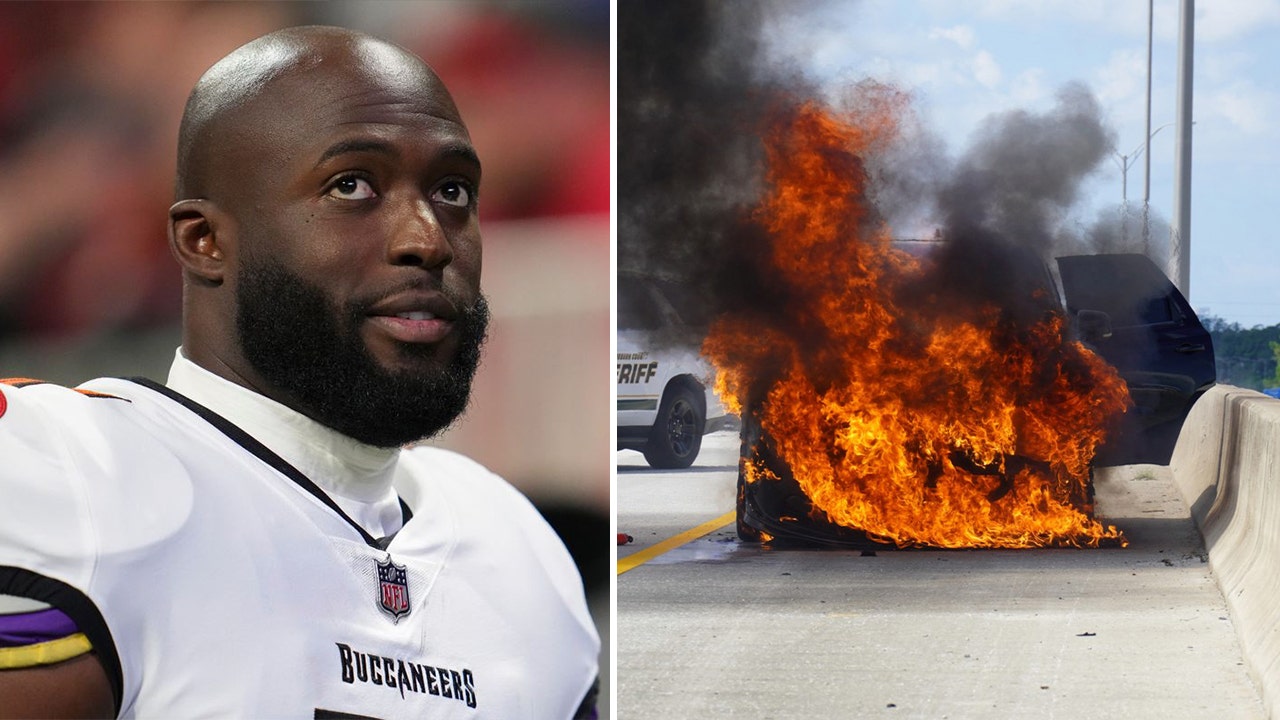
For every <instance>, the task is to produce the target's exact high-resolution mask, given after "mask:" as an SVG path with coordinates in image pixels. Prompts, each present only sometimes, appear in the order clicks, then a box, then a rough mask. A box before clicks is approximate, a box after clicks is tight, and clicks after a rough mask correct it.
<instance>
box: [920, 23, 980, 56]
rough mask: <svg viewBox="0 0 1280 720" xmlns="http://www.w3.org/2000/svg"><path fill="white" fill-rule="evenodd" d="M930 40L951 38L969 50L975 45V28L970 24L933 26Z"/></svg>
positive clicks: (930, 31)
mask: <svg viewBox="0 0 1280 720" xmlns="http://www.w3.org/2000/svg"><path fill="white" fill-rule="evenodd" d="M929 39H930V40H940V39H941V40H950V41H951V42H953V43H955V44H956V45H959V46H960V47H962V48H964V49H965V50H968V49H970V48H972V47H973V28H972V27H970V26H968V25H956V26H954V27H949V28H931V29H930V30H929Z"/></svg>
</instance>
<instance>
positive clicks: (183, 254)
mask: <svg viewBox="0 0 1280 720" xmlns="http://www.w3.org/2000/svg"><path fill="white" fill-rule="evenodd" d="M232 228H233V224H232V223H231V219H230V218H229V217H228V216H227V214H226V213H224V212H223V211H222V210H221V208H219V207H218V206H217V205H216V204H214V203H213V201H211V200H201V199H194V200H179V201H178V202H176V203H174V204H173V206H172V207H170V208H169V248H170V249H171V250H172V251H173V254H174V256H175V257H176V258H177V259H178V263H179V264H181V265H182V268H183V270H184V271H186V272H188V273H190V274H191V275H193V276H195V277H197V278H200V279H201V280H204V281H205V282H207V283H209V284H211V285H221V284H222V281H223V279H224V278H225V276H226V273H227V262H228V261H227V251H228V249H229V244H230V241H231V238H232V235H233V233H232Z"/></svg>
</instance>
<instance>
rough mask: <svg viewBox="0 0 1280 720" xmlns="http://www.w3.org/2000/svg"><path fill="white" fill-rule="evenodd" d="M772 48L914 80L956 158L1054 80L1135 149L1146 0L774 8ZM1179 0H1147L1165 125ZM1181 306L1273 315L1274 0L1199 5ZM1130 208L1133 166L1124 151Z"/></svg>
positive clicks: (1168, 148) (1277, 125)
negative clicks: (978, 131) (1084, 91)
mask: <svg viewBox="0 0 1280 720" xmlns="http://www.w3.org/2000/svg"><path fill="white" fill-rule="evenodd" d="M780 8H781V10H779V11H778V14H777V16H776V17H774V18H773V19H772V21H771V25H770V27H769V29H768V32H767V36H768V37H770V38H771V39H772V52H773V53H775V54H776V55H777V56H779V57H785V58H788V59H790V60H792V61H794V62H796V63H798V64H800V65H802V66H803V67H804V68H805V69H806V71H807V72H808V73H809V74H810V75H811V76H812V77H813V78H814V79H815V80H818V81H819V82H820V83H822V84H824V85H830V86H839V85H841V84H843V83H847V82H851V81H856V80H859V79H862V78H867V77H871V78H874V79H877V80H881V81H887V82H892V83H893V84H895V85H898V86H899V87H901V88H904V89H906V90H909V91H910V92H911V93H912V95H913V97H914V100H915V107H916V110H917V112H919V113H920V114H921V115H922V116H923V117H924V118H925V120H926V122H927V123H928V124H929V125H930V126H931V127H932V128H933V129H934V130H935V132H937V133H939V135H940V136H941V137H942V138H943V139H944V140H945V141H946V143H947V145H948V148H949V150H950V153H951V154H952V155H953V156H954V155H957V154H959V153H960V152H961V151H962V150H963V149H964V148H965V147H967V146H968V139H969V137H970V135H971V133H972V132H973V131H974V129H975V128H976V127H978V125H979V123H980V121H981V120H982V119H983V118H985V117H987V116H989V115H990V114H992V113H996V112H1001V111H1006V110H1013V109H1023V110H1028V111H1031V112H1043V111H1045V110H1048V109H1049V108H1050V107H1051V106H1052V105H1053V104H1054V95H1055V93H1056V92H1057V90H1058V89H1060V88H1061V87H1062V86H1063V85H1064V84H1066V83H1068V82H1071V81H1077V82H1081V83H1084V84H1085V85H1086V86H1087V87H1088V88H1090V89H1091V90H1092V92H1093V94H1094V95H1095V96H1096V97H1097V99H1098V101H1099V103H1100V104H1101V106H1102V109H1103V112H1104V114H1105V117H1106V120H1107V123H1108V124H1109V125H1110V127H1111V128H1112V129H1113V130H1114V131H1115V134H1116V137H1117V142H1116V146H1117V147H1116V148H1115V150H1116V152H1117V154H1129V153H1132V152H1133V151H1134V149H1135V148H1138V147H1140V146H1141V145H1142V143H1143V132H1144V122H1145V98H1146V37H1147V2H1146V1H1145V0H1030V1H1028V0H960V1H956V0H857V1H850V2H845V1H843V0H831V1H830V2H815V3H810V4H800V3H796V4H794V5H793V4H790V3H780ZM1178 17H1179V5H1178V2H1177V0H1157V1H1156V2H1155V16H1154V26H1155V31H1154V47H1153V67H1154V70H1153V78H1152V116H1151V127H1152V129H1157V128H1159V127H1160V126H1162V125H1165V124H1166V123H1170V122H1172V121H1173V120H1174V119H1175V103H1176V95H1177V64H1176V61H1177V44H1178ZM1195 38H1196V40H1195V89H1194V98H1195V100H1194V119H1195V122H1196V125H1195V127H1194V139H1193V155H1192V206H1191V218H1192V219H1191V233H1192V234H1191V245H1192V249H1191V293H1190V295H1191V297H1190V300H1191V304H1192V305H1193V306H1194V307H1195V308H1196V309H1197V311H1199V312H1200V313H1201V314H1206V313H1208V314H1212V315H1216V316H1218V317H1221V318H1224V319H1226V320H1228V321H1231V322H1238V323H1240V324H1241V325H1242V326H1244V327H1252V326H1255V325H1274V324H1280V244H1277V242H1276V239H1277V237H1278V236H1280V230H1278V229H1277V227H1276V225H1277V218H1278V216H1280V0H1201V2H1199V3H1197V7H1196V32H1195ZM1175 139H1176V135H1175V128H1173V127H1168V128H1165V129H1163V130H1161V131H1160V132H1158V133H1157V134H1156V136H1155V137H1154V139H1153V140H1152V142H1151V206H1152V208H1153V210H1154V212H1155V213H1157V214H1159V215H1162V216H1163V217H1165V218H1169V217H1170V216H1171V215H1172V210H1173V192H1174V191H1173V174H1174V141H1175ZM1130 162H1131V165H1130V167H1129V171H1128V196H1129V200H1130V203H1132V204H1134V206H1135V207H1137V206H1140V203H1141V199H1142V185H1143V163H1142V161H1141V159H1140V158H1136V159H1133V160H1131V161H1130ZM1120 198H1121V170H1120V164H1119V160H1118V158H1117V159H1116V160H1115V161H1113V162H1107V163H1104V164H1103V165H1102V166H1100V167H1099V168H1098V170H1097V172H1096V173H1095V174H1094V175H1093V176H1092V177H1091V178H1090V179H1089V180H1088V181H1087V183H1086V185H1085V199H1084V201H1083V202H1082V207H1081V209H1080V212H1081V215H1082V218H1085V219H1092V218H1093V217H1094V216H1095V215H1096V214H1097V211H1098V210H1099V209H1101V208H1103V207H1104V206H1116V205H1119V203H1120Z"/></svg>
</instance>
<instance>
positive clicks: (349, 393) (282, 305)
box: [236, 262, 489, 448]
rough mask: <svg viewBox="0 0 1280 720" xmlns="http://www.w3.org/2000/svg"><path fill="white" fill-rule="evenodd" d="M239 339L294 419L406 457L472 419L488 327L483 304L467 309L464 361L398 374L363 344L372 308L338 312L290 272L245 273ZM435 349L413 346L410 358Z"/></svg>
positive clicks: (275, 268) (460, 326)
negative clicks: (411, 447) (298, 416)
mask: <svg viewBox="0 0 1280 720" xmlns="http://www.w3.org/2000/svg"><path fill="white" fill-rule="evenodd" d="M238 283H239V289H240V295H239V303H238V305H237V307H236V329H237V331H238V332H239V334H240V344H241V348H242V350H243V351H244V355H245V358H246V359H247V360H248V361H249V364H250V365H251V366H253V369H254V370H256V371H257V372H258V374H259V375H260V376H261V377H262V378H263V379H264V380H265V381H266V382H267V383H268V384H269V385H270V387H271V388H272V389H273V390H275V391H276V392H278V393H281V395H282V396H283V397H284V398H288V399H289V402H286V403H285V404H287V405H289V406H290V407H292V408H293V409H295V410H297V411H298V412H301V413H302V414H304V415H306V416H308V417H310V418H311V419H313V420H315V421H316V422H319V423H321V424H323V425H327V426H328V427H331V428H333V429H334V430H337V431H338V432H340V433H342V434H343V435H347V436H349V437H352V438H355V439H356V440H359V441H360V442H363V443H367V444H369V445H375V446H378V447H386V448H390V447H399V446H401V445H405V444H407V443H410V442H414V441H416V440H422V439H424V438H429V437H431V436H433V435H436V434H437V433H439V432H441V431H442V430H444V429H445V428H447V427H449V426H450V425H451V424H452V423H453V421H454V420H456V419H457V418H458V416H459V415H461V414H462V412H463V411H464V410H466V407H467V402H468V400H469V399H470V397H471V381H472V379H473V378H474V377H475V373H476V368H477V367H478V366H479V364H480V354H481V348H482V347H483V345H484V341H485V338H486V336H487V331H488V326H489V305H488V303H487V302H486V301H485V298H484V296H483V295H482V296H480V297H479V298H478V299H477V300H476V302H475V304H474V305H472V306H470V307H466V308H461V310H462V316H461V317H460V318H458V319H457V320H456V321H455V323H456V330H455V331H456V332H457V333H458V334H459V344H458V349H457V352H455V353H454V356H453V358H452V359H451V360H450V362H449V363H448V365H447V366H445V367H444V368H441V369H438V370H434V371H423V372H409V371H400V372H393V371H389V370H387V369H385V368H383V367H381V366H380V365H378V363H377V361H375V360H374V358H373V356H372V355H371V354H370V353H369V350H368V349H367V348H366V347H365V344H364V342H363V341H362V340H361V338H360V335H359V328H360V325H361V323H362V322H363V321H364V320H365V318H366V315H365V306H363V305H361V306H360V307H354V306H347V307H342V308H338V307H335V306H334V305H333V304H332V303H331V302H329V299H328V297H327V295H326V294H325V292H324V291H323V290H322V289H321V288H319V287H317V286H315V285H312V284H310V283H308V282H306V281H305V280H303V279H302V278H300V277H298V276H297V275H295V274H293V273H291V272H289V271H288V270H287V269H285V268H284V267H283V266H282V265H280V264H278V263H275V262H266V263H263V264H260V265H254V266H249V265H246V266H244V267H243V268H242V269H241V271H240V274H239V276H238ZM430 352H432V348H429V347H419V346H413V345H406V346H405V347H404V348H403V350H402V353H403V354H405V355H406V356H412V355H414V354H417V353H421V354H423V355H427V354H429V353H430Z"/></svg>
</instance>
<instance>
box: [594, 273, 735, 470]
mask: <svg viewBox="0 0 1280 720" xmlns="http://www.w3.org/2000/svg"><path fill="white" fill-rule="evenodd" d="M680 291H681V290H680V286H679V284H678V283H672V282H665V281H663V280H661V279H659V278H654V277H646V276H644V275H641V274H636V273H627V272H620V273H618V357H617V361H618V362H617V380H618V410H617V413H618V415H617V418H618V438H617V448H618V449H619V450H639V451H641V452H642V453H644V457H645V461H646V462H648V463H649V465H650V467H654V468H659V469H675V468H686V467H689V466H690V465H692V464H693V461H694V460H695V459H696V458H697V457H698V452H699V451H700V450H701V449H702V436H703V435H704V434H706V433H709V432H713V431H715V430H717V429H719V428H720V427H722V426H723V425H724V423H725V420H726V417H725V411H724V406H723V405H721V403H720V401H719V399H718V398H717V397H716V395H715V393H714V392H712V391H711V382H710V378H711V377H713V372H712V369H711V367H710V365H708V364H707V362H706V361H705V360H703V359H702V358H701V357H699V354H698V350H697V348H698V344H699V343H700V342H701V334H700V331H699V330H697V329H696V328H695V327H694V325H693V324H691V323H689V322H687V321H686V319H685V318H683V317H682V316H681V315H680V313H678V312H677V311H676V309H675V307H674V306H673V304H672V303H671V301H670V299H669V296H670V295H671V294H673V293H679V292H680Z"/></svg>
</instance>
